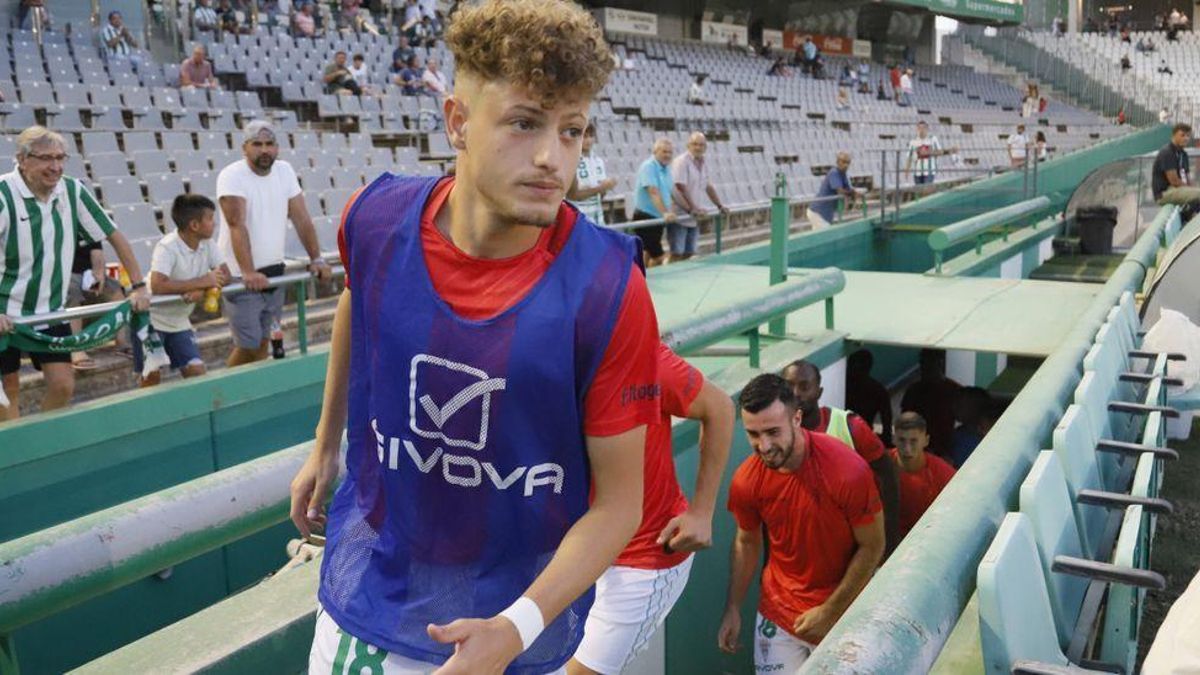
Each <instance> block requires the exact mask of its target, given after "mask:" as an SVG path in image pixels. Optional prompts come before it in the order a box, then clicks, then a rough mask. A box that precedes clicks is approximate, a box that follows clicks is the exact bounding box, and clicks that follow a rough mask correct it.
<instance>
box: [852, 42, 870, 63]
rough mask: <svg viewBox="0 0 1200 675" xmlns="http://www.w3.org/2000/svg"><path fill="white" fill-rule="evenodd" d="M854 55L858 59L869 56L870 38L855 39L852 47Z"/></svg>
mask: <svg viewBox="0 0 1200 675" xmlns="http://www.w3.org/2000/svg"><path fill="white" fill-rule="evenodd" d="M852 49H853V51H854V56H856V57H858V58H860V59H869V58H871V41H870V40H855V41H854V46H853V47H852Z"/></svg>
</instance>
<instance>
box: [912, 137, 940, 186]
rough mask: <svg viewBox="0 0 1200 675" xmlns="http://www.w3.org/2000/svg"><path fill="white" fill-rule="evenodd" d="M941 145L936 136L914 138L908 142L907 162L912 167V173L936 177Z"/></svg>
mask: <svg viewBox="0 0 1200 675" xmlns="http://www.w3.org/2000/svg"><path fill="white" fill-rule="evenodd" d="M941 151H942V144H941V142H940V141H938V137H937V136H933V135H930V136H926V137H925V138H919V137H918V138H914V139H912V140H911V141H909V142H908V161H909V162H910V163H912V165H913V173H914V174H915V175H917V176H922V177H924V176H929V177H931V178H932V177H934V176H936V175H937V168H938V162H937V158H938V153H939V152H941Z"/></svg>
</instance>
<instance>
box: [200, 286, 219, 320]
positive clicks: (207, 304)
mask: <svg viewBox="0 0 1200 675" xmlns="http://www.w3.org/2000/svg"><path fill="white" fill-rule="evenodd" d="M204 311H206V312H208V313H209V314H216V313H217V312H219V311H221V289H219V288H210V289H208V290H207V291H204Z"/></svg>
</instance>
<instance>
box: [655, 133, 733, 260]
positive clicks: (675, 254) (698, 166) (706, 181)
mask: <svg viewBox="0 0 1200 675" xmlns="http://www.w3.org/2000/svg"><path fill="white" fill-rule="evenodd" d="M707 150H708V138H706V137H705V136H704V134H702V133H700V132H699V131H696V132H694V133H692V135H691V136H689V137H688V142H687V152H684V153H681V154H680V155H679V156H678V157H676V158H675V159H674V160H672V161H671V180H672V181H673V182H674V186H673V188H672V191H671V201H672V203H674V204H677V205H678V206H679V210H681V211H682V212H683V213H687V214H689V215H691V216H692V218H691V219H689V220H688V221H686V222H674V223H671V224H670V225H668V226H667V241H668V242H669V243H670V245H671V262H676V261H681V260H687V259H688V258H690V257H692V256H693V255H695V253H696V236H697V233H698V230H699V223H698V222H697V219H699V218H703V217H705V216H707V215H709V212H708V210H707V209H705V208H704V206H702V205H701V204H700V199H701V195H705V196H707V197H708V200H709V201H710V202H711V203H712V204H713V206H716V207H717V210H718V211H720V212H721V213H722V214H728V213H729V209H727V208H725V205H724V204H722V203H721V198H720V197H718V196H717V189H716V188H715V187H713V184H712V180H711V179H710V178H709V174H708V164H707V162H706V161H705V159H704V155H705V152H706V151H707Z"/></svg>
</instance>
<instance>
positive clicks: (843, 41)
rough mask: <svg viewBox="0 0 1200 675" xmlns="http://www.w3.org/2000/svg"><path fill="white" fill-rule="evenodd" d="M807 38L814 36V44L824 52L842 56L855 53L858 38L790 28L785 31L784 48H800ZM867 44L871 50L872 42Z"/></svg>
mask: <svg viewBox="0 0 1200 675" xmlns="http://www.w3.org/2000/svg"><path fill="white" fill-rule="evenodd" d="M805 38H812V41H813V44H815V45H816V46H817V49H819V50H820V51H821V53H822V54H840V55H842V56H850V55H852V54H854V43H855V42H857V40H853V39H851V38H848V37H841V36H838V35H817V34H815V33H802V32H800V31H791V30H788V31H784V32H783V48H784V49H798V48H800V46H801V45H803V44H804V40H805ZM867 44H868V46H867V49H868V50H870V43H867Z"/></svg>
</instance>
